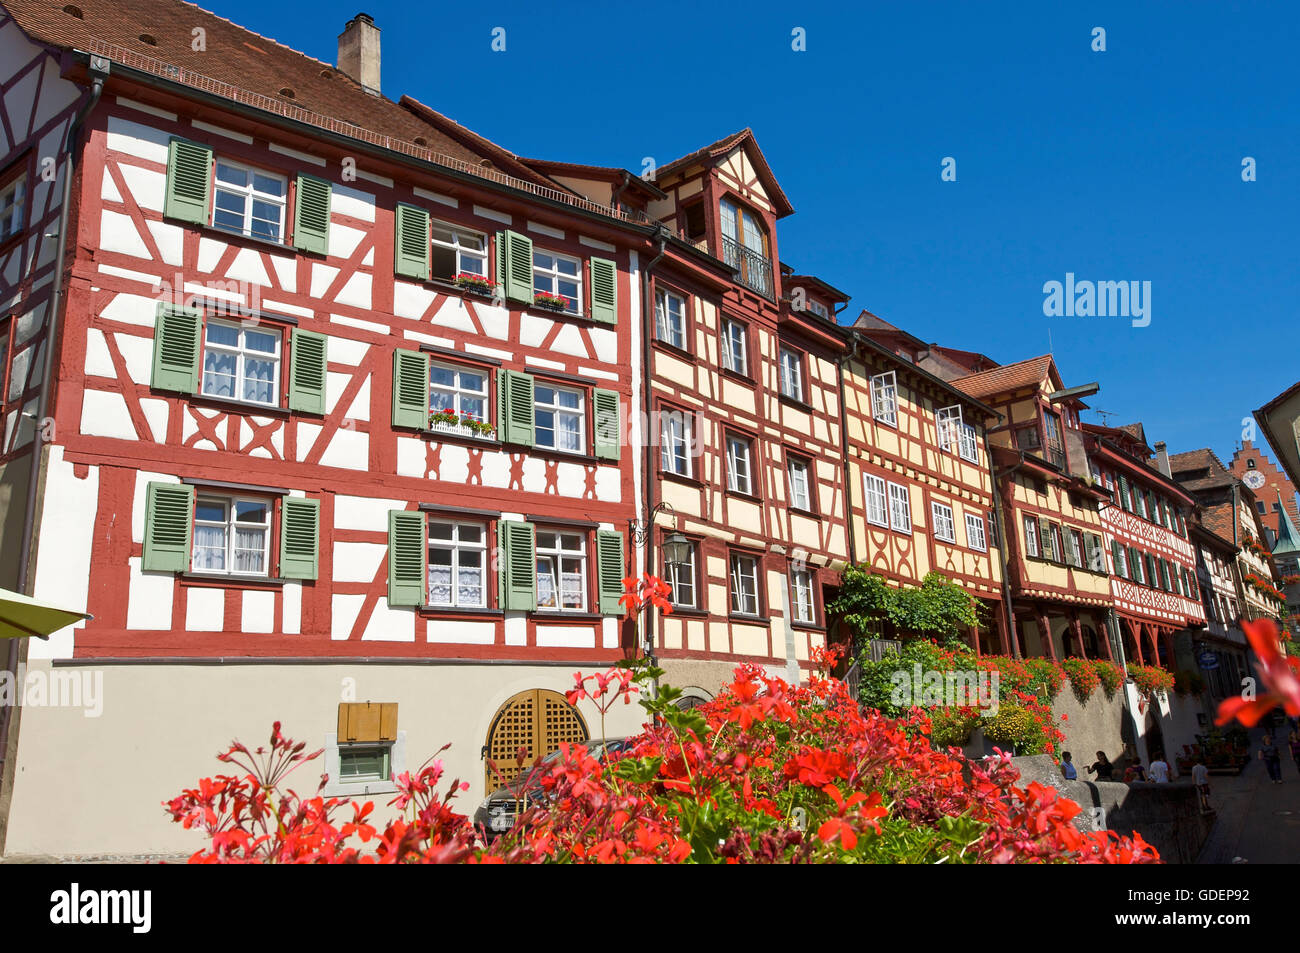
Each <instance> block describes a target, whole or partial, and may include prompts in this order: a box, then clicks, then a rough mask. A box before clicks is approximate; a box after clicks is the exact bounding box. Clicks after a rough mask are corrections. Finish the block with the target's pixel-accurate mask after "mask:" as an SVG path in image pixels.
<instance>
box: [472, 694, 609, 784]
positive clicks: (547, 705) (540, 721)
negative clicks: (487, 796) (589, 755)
mask: <svg viewBox="0 0 1300 953" xmlns="http://www.w3.org/2000/svg"><path fill="white" fill-rule="evenodd" d="M587 738H588V735H587V726H586V725H585V724H584V723H583V721H582V716H581V715H579V714H578V711H577V709H575V708H574V707H573V706H572V705H570V704H569V703H568V702H566V701H565V700H564V696H563V695H561V694H559V693H558V692H551V691H547V690H545V689H542V688H534V689H530V690H529V691H526V692H520V693H519V694H518V695H516V696H514V698H511V699H510V700H509V701H508V702H506V703H505V704H504V705H502V706H501V710H500V711H498V712H497V716H496V718H494V719H493V720H492V727H491V729H489V731H488V739H487V760H488V761H494V762H496V770H495V771H494V770H492V766H491V765H490V764H485V766H484V770H485V772H486V773H485V779H486V780H485V783H486V785H487V790H488V791H495V790H496V789H497V788H499V787H501V786H502V785H503V784H508V783H509V782H511V781H513V780H514V779H515V778H516V777H517V776H518V775H519V774H520V770H521V769H520V767H519V764H518V762H517V760H516V753H517V752H518V751H519V749H520V748H521V747H524V748H527V749H528V754H527V756H526V757H525V758H524V764H523V768H522V770H523V771H524V772H527V771H529V770H531V769H532V764H533V761H534V759H536V758H544V757H546V756H547V755H548V754H550V753H551V752H552V751H555V750H556V749H557V748H559V747H560V742H562V741H568V742H571V743H575V744H578V743H582V742H585V741H586V740H587Z"/></svg>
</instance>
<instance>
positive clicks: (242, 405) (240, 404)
mask: <svg viewBox="0 0 1300 953" xmlns="http://www.w3.org/2000/svg"><path fill="white" fill-rule="evenodd" d="M185 396H186V397H187V398H188V399H189V401H190V403H194V404H215V405H217V406H219V407H224V408H228V409H231V410H239V411H243V412H244V413H247V414H249V415H255V414H262V415H265V416H268V417H284V418H286V419H288V418H289V417H290V416H291V415H292V414H293V413H295V411H291V410H289V409H288V408H286V407H270V406H268V405H266V404H256V403H253V402H252V401H251V400H237V399H235V398H234V397H214V396H212V395H211V394H187V395H185ZM308 416H312V417H321V416H324V415H323V414H310V415H308Z"/></svg>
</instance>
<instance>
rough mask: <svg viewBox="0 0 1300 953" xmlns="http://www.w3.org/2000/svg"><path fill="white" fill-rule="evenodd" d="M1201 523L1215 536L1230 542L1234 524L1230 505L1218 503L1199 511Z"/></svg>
mask: <svg viewBox="0 0 1300 953" xmlns="http://www.w3.org/2000/svg"><path fill="white" fill-rule="evenodd" d="M1201 522H1202V523H1203V524H1204V525H1205V528H1206V529H1208V530H1209V531H1210V532H1211V533H1213V534H1214V535H1215V536H1218V537H1221V538H1222V539H1226V540H1229V541H1231V540H1232V537H1233V532H1232V528H1233V524H1234V522H1235V518H1234V514H1233V507H1232V504H1231V503H1219V504H1216V505H1214V506H1207V507H1204V508H1203V509H1202V510H1201Z"/></svg>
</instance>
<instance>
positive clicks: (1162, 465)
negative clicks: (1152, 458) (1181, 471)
mask: <svg viewBox="0 0 1300 953" xmlns="http://www.w3.org/2000/svg"><path fill="white" fill-rule="evenodd" d="M1155 451H1156V467H1157V468H1158V469H1159V470H1160V472H1161V473H1163V474H1164V475H1165V476H1167V477H1169V478H1170V479H1171V480H1172V479H1173V476H1174V475H1173V473H1171V472H1170V470H1169V448H1168V446H1166V445H1165V442H1164V441H1163V440H1162V441H1160V442H1159V443H1157V444H1156V445H1155Z"/></svg>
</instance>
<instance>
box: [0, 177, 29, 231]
mask: <svg viewBox="0 0 1300 953" xmlns="http://www.w3.org/2000/svg"><path fill="white" fill-rule="evenodd" d="M26 209H27V173H26V172H23V173H21V174H20V175H17V176H15V177H14V178H13V179H12V180H11V181H10V182H9V183H8V184H7V185H5V186H4V187H3V188H0V242H3V241H8V240H9V239H11V238H13V237H14V236H15V235H19V234H21V233H22V230H23V224H24V221H25V214H24V213H25V212H26Z"/></svg>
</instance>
